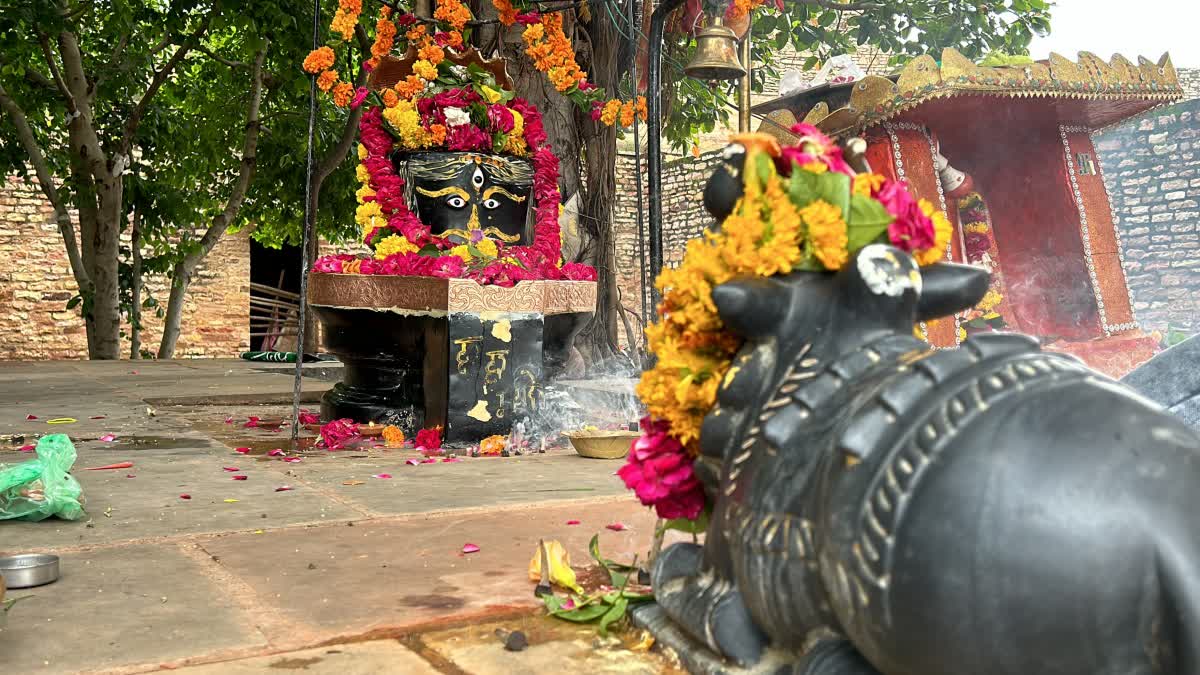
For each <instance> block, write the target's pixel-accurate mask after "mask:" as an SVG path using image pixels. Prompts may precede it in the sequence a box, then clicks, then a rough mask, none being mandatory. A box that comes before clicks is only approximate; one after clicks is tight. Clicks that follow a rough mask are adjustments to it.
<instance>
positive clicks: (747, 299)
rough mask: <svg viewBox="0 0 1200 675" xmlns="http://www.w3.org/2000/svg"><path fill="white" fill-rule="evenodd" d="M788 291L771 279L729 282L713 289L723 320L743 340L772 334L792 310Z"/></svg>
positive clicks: (714, 299)
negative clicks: (789, 305)
mask: <svg viewBox="0 0 1200 675" xmlns="http://www.w3.org/2000/svg"><path fill="white" fill-rule="evenodd" d="M786 295H787V290H786V289H785V288H784V287H783V286H781V285H780V284H778V283H777V282H774V281H772V280H770V279H763V278H751V279H741V280H738V281H729V282H726V283H723V284H721V285H720V286H717V287H716V288H714V289H713V290H712V298H713V303H714V304H716V306H717V314H719V315H720V316H721V321H723V322H724V323H725V325H726V326H727V327H728V328H729V329H731V330H732V331H733V332H735V333H737V334H738V335H741V336H742V337H748V338H749V337H761V336H764V335H768V334H769V333H770V332H771V331H772V330H773V329H774V328H775V327H776V326H778V325H779V322H780V321H782V320H783V315H784V312H786V311H787V309H788V301H787V297H786Z"/></svg>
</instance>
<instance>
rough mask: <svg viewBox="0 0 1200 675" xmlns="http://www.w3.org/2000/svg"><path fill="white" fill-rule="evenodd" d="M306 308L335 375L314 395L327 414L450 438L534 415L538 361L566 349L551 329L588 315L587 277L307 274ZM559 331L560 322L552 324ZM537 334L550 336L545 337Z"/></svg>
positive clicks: (590, 291) (500, 430) (501, 429)
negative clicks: (481, 279) (492, 281)
mask: <svg viewBox="0 0 1200 675" xmlns="http://www.w3.org/2000/svg"><path fill="white" fill-rule="evenodd" d="M309 289H310V290H309V302H310V304H311V305H312V307H313V310H314V312H315V313H316V316H317V318H318V319H319V320H320V321H321V323H322V325H323V328H324V334H325V348H326V349H327V350H328V351H330V352H331V353H333V354H334V355H335V356H337V357H338V359H339V360H340V361H342V362H343V363H344V364H345V375H344V376H343V379H342V381H341V382H340V383H338V384H337V385H336V386H334V388H333V389H331V390H330V391H329V392H328V393H327V394H326V395H325V397H324V399H323V400H322V405H321V412H322V417H324V418H325V419H338V418H343V417H348V418H351V419H353V420H355V421H356V422H375V423H378V424H395V425H397V426H399V427H400V428H401V429H403V430H404V432H405V434H406V435H410V436H411V435H412V434H414V433H415V432H416V431H417V430H419V429H422V428H429V427H434V426H442V427H444V429H445V433H444V438H445V440H446V442H448V443H474V442H478V441H479V440H480V439H481V438H484V437H486V436H489V435H492V434H507V433H508V432H509V431H510V430H511V428H512V425H513V423H514V422H515V421H517V420H519V419H521V418H522V417H526V416H528V415H530V414H532V413H533V412H535V411H536V410H537V408H538V405H539V400H540V397H539V391H540V389H541V386H542V383H543V380H544V378H545V376H546V375H547V373H546V369H547V364H556V363H561V362H565V361H566V357H565V356H564V355H562V354H560V353H558V352H559V351H561V350H563V349H567V348H569V347H570V341H569V340H564V339H562V338H561V336H559V335H557V334H556V333H554V331H561V330H568V331H569V330H571V329H572V327H573V324H575V323H578V322H572V321H569V320H563V319H555V321H553V322H547V321H546V320H545V319H546V317H548V316H555V317H559V316H561V315H570V314H576V315H578V314H581V313H588V312H592V311H594V309H595V304H596V284H595V283H594V282H590V281H524V282H521V283H519V284H517V285H516V286H514V287H512V288H503V287H500V286H480V285H479V284H477V283H475V282H474V281H470V280H465V279H436V278H431V277H400V276H373V275H357V274H323V273H313V274H312V275H311V276H310V278H309ZM559 327H562V328H561V329H560V328H559ZM547 328H549V329H550V330H551V331H552V334H546V331H547Z"/></svg>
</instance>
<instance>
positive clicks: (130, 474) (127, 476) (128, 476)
mask: <svg viewBox="0 0 1200 675" xmlns="http://www.w3.org/2000/svg"><path fill="white" fill-rule="evenodd" d="M125 477H126V478H137V474H134V473H127V474H125Z"/></svg>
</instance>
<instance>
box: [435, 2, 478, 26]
mask: <svg viewBox="0 0 1200 675" xmlns="http://www.w3.org/2000/svg"><path fill="white" fill-rule="evenodd" d="M433 18H435V19H437V20H438V21H445V22H446V23H448V24H450V25H451V26H454V30H462V29H463V27H465V26H466V25H467V22H468V21H470V20H471V10H469V9H467V6H466V5H464V4H463V3H462V2H461V0H438V3H437V9H435V10H433Z"/></svg>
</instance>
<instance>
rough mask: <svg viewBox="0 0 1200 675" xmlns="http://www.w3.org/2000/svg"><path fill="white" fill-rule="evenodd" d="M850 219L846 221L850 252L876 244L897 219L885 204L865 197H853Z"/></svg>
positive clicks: (851, 198)
mask: <svg viewBox="0 0 1200 675" xmlns="http://www.w3.org/2000/svg"><path fill="white" fill-rule="evenodd" d="M849 204H850V205H849V217H848V218H847V219H846V236H847V239H848V240H849V241H848V243H847V248H849V250H850V251H857V250H858V249H860V248H862V247H863V246H866V245H868V244H871V243H873V242H875V241H876V240H877V239H879V238H880V237H881V236H883V234H884V233H885V232H887V227H888V225H890V224H891V223H892V221H893V220H895V218H894V217H893V216H892V214H890V213H888V211H887V209H885V208H884V207H883V204H880V203H879V202H877V201H875V200H874V199H871V198H870V197H866V196H863V195H851V196H850V202H849Z"/></svg>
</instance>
